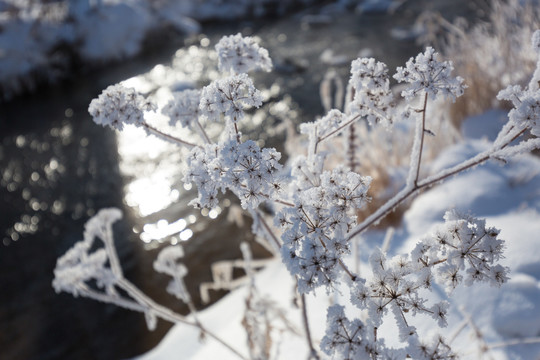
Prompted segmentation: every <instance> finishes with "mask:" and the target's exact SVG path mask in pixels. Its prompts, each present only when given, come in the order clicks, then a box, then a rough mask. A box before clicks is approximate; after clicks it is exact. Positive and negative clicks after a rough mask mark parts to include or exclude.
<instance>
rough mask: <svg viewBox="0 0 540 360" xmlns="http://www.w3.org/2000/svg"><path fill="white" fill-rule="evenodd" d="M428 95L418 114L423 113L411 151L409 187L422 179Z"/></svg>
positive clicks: (425, 95)
mask: <svg viewBox="0 0 540 360" xmlns="http://www.w3.org/2000/svg"><path fill="white" fill-rule="evenodd" d="M427 101H428V94H427V93H425V94H424V105H423V106H422V109H420V110H418V112H421V113H422V117H421V118H420V119H419V120H417V122H416V130H415V135H414V142H413V147H412V151H411V167H410V169H409V176H408V178H407V183H408V185H409V186H411V184H413V185H414V186H416V185H417V183H418V178H419V177H420V164H421V163H422V152H423V150H424V136H425V132H426V109H427Z"/></svg>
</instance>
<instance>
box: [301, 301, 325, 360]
mask: <svg viewBox="0 0 540 360" xmlns="http://www.w3.org/2000/svg"><path fill="white" fill-rule="evenodd" d="M300 302H301V305H302V322H303V325H304V330H305V332H306V340H307V343H308V347H309V357H308V359H315V360H319V359H320V357H319V354H317V350H315V347H314V346H313V340H312V339H311V331H310V329H309V320H308V316H307V305H306V295H305V294H302V295H300Z"/></svg>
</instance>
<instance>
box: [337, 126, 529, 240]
mask: <svg viewBox="0 0 540 360" xmlns="http://www.w3.org/2000/svg"><path fill="white" fill-rule="evenodd" d="M525 131H526V129H522V130H519V131H515V134H513V135H512V136H508V137H507V139H506V141H505V143H504V144H502V145H501V146H498V147H494V148H491V149H488V150H486V151H484V152H481V153H480V154H478V155H476V156H474V157H472V158H470V159H469V160H466V161H464V162H462V163H460V164H458V165H455V166H453V167H451V168H449V169H445V170H442V171H440V172H439V173H437V174H435V175H432V176H428V177H427V178H425V179H424V180H422V181H417V183H416V184H414V183H413V184H407V185H406V186H405V188H403V190H401V191H400V192H399V193H397V194H396V195H395V196H394V197H392V198H391V199H389V200H388V201H387V202H386V203H385V204H384V205H382V206H381V207H380V208H379V209H377V211H375V212H374V213H373V214H371V215H370V216H368V217H367V218H366V219H365V220H364V221H362V223H360V224H358V225H357V226H356V227H355V228H354V229H353V230H351V232H350V233H349V236H348V238H347V240H349V241H350V240H351V239H352V238H354V237H355V236H357V235H359V234H361V233H363V232H364V231H366V230H367V229H368V228H369V227H370V226H372V225H374V224H377V223H378V222H379V221H380V220H381V219H383V218H384V217H385V216H386V215H388V214H389V213H390V212H392V211H393V210H394V209H395V208H396V207H397V206H398V205H400V204H401V203H403V202H404V201H405V200H406V199H408V198H409V197H410V196H411V195H413V194H415V193H416V192H418V191H419V190H421V189H424V188H428V187H431V186H433V185H435V184H437V183H439V182H442V181H444V180H446V179H448V178H450V177H452V176H454V175H456V174H459V173H461V172H463V171H465V170H468V169H470V168H473V167H475V166H478V165H480V164H483V163H485V162H486V161H487V160H489V159H491V158H497V153H498V152H499V151H501V150H503V149H504V148H505V147H507V146H508V145H509V144H510V143H511V142H512V141H514V140H515V139H517V138H518V137H519V136H521V135H522V134H523V133H524V132H525Z"/></svg>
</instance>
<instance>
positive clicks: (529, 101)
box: [497, 85, 540, 136]
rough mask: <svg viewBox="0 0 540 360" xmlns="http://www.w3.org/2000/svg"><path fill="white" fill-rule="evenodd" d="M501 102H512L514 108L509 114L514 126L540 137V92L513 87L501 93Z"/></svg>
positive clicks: (537, 88)
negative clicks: (528, 130)
mask: <svg viewBox="0 0 540 360" xmlns="http://www.w3.org/2000/svg"><path fill="white" fill-rule="evenodd" d="M497 99H499V100H508V101H511V102H512V104H513V105H514V108H513V109H512V110H510V112H509V113H508V117H509V118H510V121H511V122H512V124H513V125H515V126H516V127H518V128H520V129H526V128H528V129H530V131H531V134H533V135H535V136H540V90H539V87H538V85H537V87H536V90H532V89H531V86H530V85H529V89H525V90H524V89H522V88H521V86H519V85H511V86H509V87H507V88H506V89H504V90H502V91H501V92H499V94H498V95H497Z"/></svg>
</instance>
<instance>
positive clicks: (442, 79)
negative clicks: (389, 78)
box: [394, 47, 465, 101]
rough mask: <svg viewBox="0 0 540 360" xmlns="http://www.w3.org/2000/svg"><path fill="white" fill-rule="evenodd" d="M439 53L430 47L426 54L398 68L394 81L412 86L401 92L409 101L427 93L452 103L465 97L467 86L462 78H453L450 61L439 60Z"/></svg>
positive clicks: (421, 54)
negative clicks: (447, 98) (462, 96)
mask: <svg viewBox="0 0 540 360" xmlns="http://www.w3.org/2000/svg"><path fill="white" fill-rule="evenodd" d="M437 58H438V53H436V52H435V50H434V49H433V48H432V47H428V48H427V49H426V51H425V52H424V53H420V54H418V55H417V56H416V59H413V58H410V59H409V61H407V63H406V64H405V67H404V68H403V67H401V66H400V67H398V68H397V69H396V70H397V73H396V74H395V75H394V79H396V80H397V81H399V82H407V83H409V84H410V85H409V86H408V87H407V89H406V90H403V91H402V92H401V96H403V97H404V98H405V99H407V100H412V99H413V98H414V97H415V96H416V95H417V94H419V93H423V92H425V93H426V94H428V95H429V97H430V98H431V99H432V100H434V99H435V98H436V97H437V96H439V95H443V96H444V97H449V98H451V99H452V101H455V100H456V98H458V97H460V96H461V95H463V90H464V89H465V85H464V84H463V79H462V78H461V77H459V76H458V77H453V76H451V73H452V70H454V67H453V65H452V62H450V61H439V60H437Z"/></svg>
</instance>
